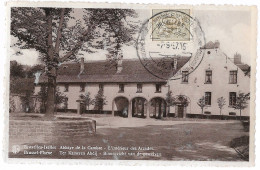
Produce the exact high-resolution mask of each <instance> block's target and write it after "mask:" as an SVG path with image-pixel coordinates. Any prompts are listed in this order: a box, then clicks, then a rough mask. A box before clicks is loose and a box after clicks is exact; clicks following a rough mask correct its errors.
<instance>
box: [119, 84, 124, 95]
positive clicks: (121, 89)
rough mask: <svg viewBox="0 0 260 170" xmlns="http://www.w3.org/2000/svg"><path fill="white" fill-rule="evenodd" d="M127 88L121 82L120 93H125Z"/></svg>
mask: <svg viewBox="0 0 260 170" xmlns="http://www.w3.org/2000/svg"><path fill="white" fill-rule="evenodd" d="M124 88H125V86H124V84H119V91H118V92H119V93H123V92H124V90H125V89H124Z"/></svg>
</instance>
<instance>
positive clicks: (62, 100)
mask: <svg viewBox="0 0 260 170" xmlns="http://www.w3.org/2000/svg"><path fill="white" fill-rule="evenodd" d="M66 102H67V96H66V95H64V94H63V93H61V92H60V89H59V88H58V87H57V88H56V91H55V102H54V104H55V107H54V108H55V111H56V112H57V106H58V105H59V104H61V103H63V104H64V105H66Z"/></svg>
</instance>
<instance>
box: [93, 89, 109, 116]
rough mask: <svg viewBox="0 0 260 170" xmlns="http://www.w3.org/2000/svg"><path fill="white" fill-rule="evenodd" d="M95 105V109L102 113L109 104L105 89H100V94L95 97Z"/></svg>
mask: <svg viewBox="0 0 260 170" xmlns="http://www.w3.org/2000/svg"><path fill="white" fill-rule="evenodd" d="M93 103H94V106H95V109H97V110H98V111H99V112H100V113H101V111H102V110H103V107H104V105H106V104H107V101H106V97H105V96H104V91H103V89H99V91H98V93H97V94H96V95H95V98H94V100H93Z"/></svg>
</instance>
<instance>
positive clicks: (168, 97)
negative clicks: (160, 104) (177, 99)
mask: <svg viewBox="0 0 260 170" xmlns="http://www.w3.org/2000/svg"><path fill="white" fill-rule="evenodd" d="M165 101H166V104H167V106H173V105H174V97H173V94H172V91H171V90H170V91H168V92H167V93H166V99H165Z"/></svg>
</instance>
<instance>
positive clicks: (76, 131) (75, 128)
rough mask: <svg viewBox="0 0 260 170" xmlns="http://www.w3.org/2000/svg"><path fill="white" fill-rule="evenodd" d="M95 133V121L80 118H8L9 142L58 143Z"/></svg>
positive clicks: (83, 137)
mask: <svg viewBox="0 0 260 170" xmlns="http://www.w3.org/2000/svg"><path fill="white" fill-rule="evenodd" d="M95 133H96V121H95V120H91V119H85V120H84V119H81V120H66V119H64V120H62V119H61V120H59V119H58V120H54V121H41V120H10V122H9V141H10V142H11V143H17V144H18V143H19V144H21V143H59V141H61V140H77V139H79V138H80V139H85V138H88V137H89V136H91V135H94V134H95Z"/></svg>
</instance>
